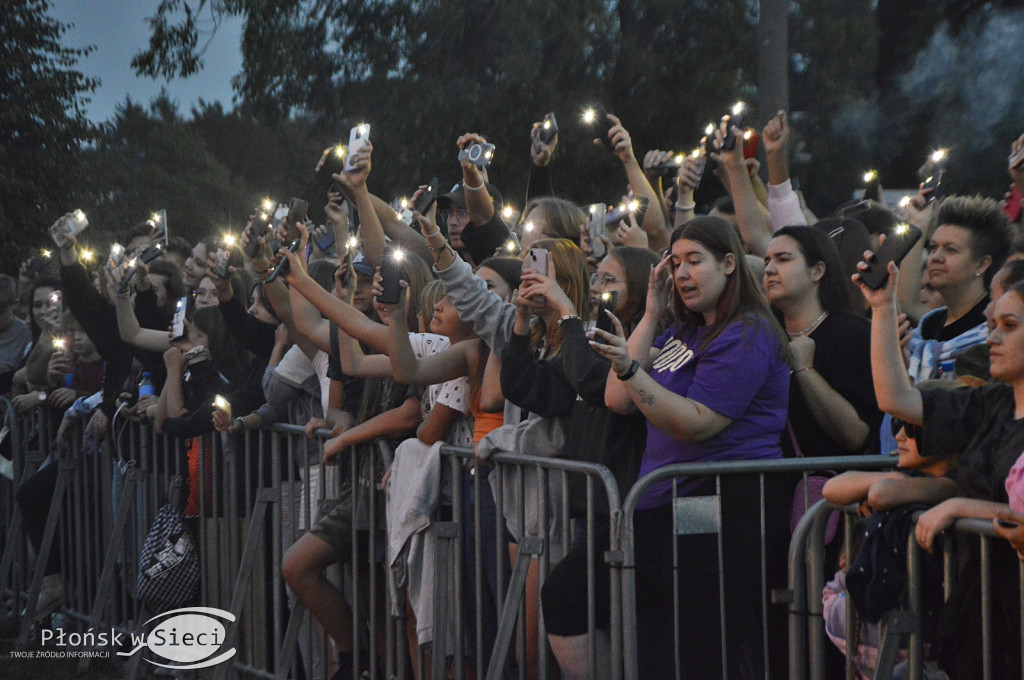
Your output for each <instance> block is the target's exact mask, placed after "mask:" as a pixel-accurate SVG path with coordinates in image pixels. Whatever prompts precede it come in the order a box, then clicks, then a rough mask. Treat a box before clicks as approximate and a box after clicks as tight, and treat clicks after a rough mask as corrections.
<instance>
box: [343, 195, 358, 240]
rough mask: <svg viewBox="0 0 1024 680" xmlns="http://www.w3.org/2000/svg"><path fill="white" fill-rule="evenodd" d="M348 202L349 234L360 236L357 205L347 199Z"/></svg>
mask: <svg viewBox="0 0 1024 680" xmlns="http://www.w3.org/2000/svg"><path fill="white" fill-rule="evenodd" d="M346 203H348V234H349V236H358V235H359V211H358V210H356V207H355V206H354V205H353V204H352V202H351V201H346Z"/></svg>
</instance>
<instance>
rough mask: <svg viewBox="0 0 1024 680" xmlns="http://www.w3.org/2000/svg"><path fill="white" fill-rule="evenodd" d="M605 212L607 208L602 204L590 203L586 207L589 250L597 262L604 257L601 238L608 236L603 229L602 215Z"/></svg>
mask: <svg viewBox="0 0 1024 680" xmlns="http://www.w3.org/2000/svg"><path fill="white" fill-rule="evenodd" d="M607 210H608V207H607V206H606V205H605V204H604V203H591V204H590V205H589V206H588V207H587V220H588V222H587V226H588V228H589V231H590V249H591V250H592V251H593V253H594V257H596V258H597V259H599V260H600V259H601V258H602V257H604V256H605V247H604V241H602V240H601V237H602V236H607V235H608V230H607V229H606V228H605V223H604V215H605V212H606V211H607Z"/></svg>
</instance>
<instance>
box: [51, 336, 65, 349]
mask: <svg viewBox="0 0 1024 680" xmlns="http://www.w3.org/2000/svg"><path fill="white" fill-rule="evenodd" d="M53 348H54V349H59V350H61V351H63V350H64V338H60V337H57V338H54V339H53Z"/></svg>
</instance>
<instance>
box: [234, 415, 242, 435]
mask: <svg viewBox="0 0 1024 680" xmlns="http://www.w3.org/2000/svg"><path fill="white" fill-rule="evenodd" d="M231 424H232V425H234V426H235V427H237V428H238V430H237V432H245V422H244V421H243V420H242V418H241V416H239V417H238V418H235V419H234V420H232V421H231Z"/></svg>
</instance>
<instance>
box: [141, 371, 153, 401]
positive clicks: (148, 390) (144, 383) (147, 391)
mask: <svg viewBox="0 0 1024 680" xmlns="http://www.w3.org/2000/svg"><path fill="white" fill-rule="evenodd" d="M155 394H156V390H154V389H153V380H152V379H151V378H150V376H149V371H146V372H144V373H143V374H142V380H140V381H139V396H140V397H152V396H153V395H155Z"/></svg>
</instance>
